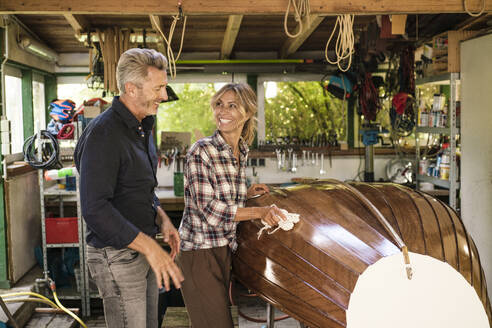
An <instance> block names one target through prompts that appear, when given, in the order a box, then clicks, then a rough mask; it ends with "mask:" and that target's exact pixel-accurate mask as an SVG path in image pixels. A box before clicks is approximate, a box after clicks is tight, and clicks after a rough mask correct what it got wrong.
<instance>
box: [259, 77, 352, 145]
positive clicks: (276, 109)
mask: <svg viewBox="0 0 492 328" xmlns="http://www.w3.org/2000/svg"><path fill="white" fill-rule="evenodd" d="M264 87H265V140H266V141H267V142H272V143H282V142H286V143H290V142H296V141H295V140H292V139H296V140H297V142H302V143H303V144H310V143H311V142H314V141H316V140H318V141H319V142H329V141H331V140H332V138H333V137H335V136H336V138H337V140H339V141H340V140H346V135H347V119H346V116H347V102H346V101H345V102H343V101H342V100H340V99H338V98H336V97H334V96H333V95H331V94H330V93H329V92H328V91H327V90H326V89H325V88H324V84H323V83H322V82H319V81H299V82H294V81H289V82H272V81H267V82H265V83H264Z"/></svg>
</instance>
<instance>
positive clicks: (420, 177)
mask: <svg viewBox="0 0 492 328" xmlns="http://www.w3.org/2000/svg"><path fill="white" fill-rule="evenodd" d="M417 180H418V181H423V182H430V183H432V184H433V185H435V186H439V187H441V188H447V189H449V187H450V185H451V182H450V181H449V180H442V179H439V178H437V177H431V176H428V175H421V174H418V175H417ZM456 188H457V189H459V188H460V185H459V183H457V184H456Z"/></svg>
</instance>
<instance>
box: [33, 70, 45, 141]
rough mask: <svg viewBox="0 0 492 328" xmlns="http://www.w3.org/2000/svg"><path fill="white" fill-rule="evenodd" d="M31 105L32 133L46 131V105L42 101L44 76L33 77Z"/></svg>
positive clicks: (43, 100)
mask: <svg viewBox="0 0 492 328" xmlns="http://www.w3.org/2000/svg"><path fill="white" fill-rule="evenodd" d="M32 105H33V117H34V132H38V131H39V130H44V129H46V110H47V109H46V104H45V99H44V76H41V75H39V76H38V75H36V74H34V75H33V81H32Z"/></svg>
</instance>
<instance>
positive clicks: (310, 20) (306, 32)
mask: <svg viewBox="0 0 492 328" xmlns="http://www.w3.org/2000/svg"><path fill="white" fill-rule="evenodd" d="M324 18H325V17H324V16H319V15H309V16H306V17H304V19H303V20H302V32H301V34H300V35H298V36H297V37H295V38H288V39H287V41H285V42H284V44H283V45H282V48H280V52H279V56H280V58H286V57H288V56H289V55H291V54H293V53H294V52H296V51H297V49H299V47H300V46H302V44H303V43H304V41H306V39H307V38H308V37H309V36H310V35H311V33H313V32H314V30H315V29H316V28H317V27H318V25H319V24H320V23H321V22H322V21H323V19H324Z"/></svg>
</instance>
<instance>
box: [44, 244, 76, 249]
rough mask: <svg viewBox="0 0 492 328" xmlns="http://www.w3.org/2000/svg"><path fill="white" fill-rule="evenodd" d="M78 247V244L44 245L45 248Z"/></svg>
mask: <svg viewBox="0 0 492 328" xmlns="http://www.w3.org/2000/svg"><path fill="white" fill-rule="evenodd" d="M62 247H79V243H71V244H46V248H62Z"/></svg>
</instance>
